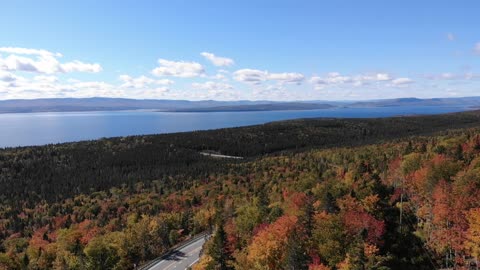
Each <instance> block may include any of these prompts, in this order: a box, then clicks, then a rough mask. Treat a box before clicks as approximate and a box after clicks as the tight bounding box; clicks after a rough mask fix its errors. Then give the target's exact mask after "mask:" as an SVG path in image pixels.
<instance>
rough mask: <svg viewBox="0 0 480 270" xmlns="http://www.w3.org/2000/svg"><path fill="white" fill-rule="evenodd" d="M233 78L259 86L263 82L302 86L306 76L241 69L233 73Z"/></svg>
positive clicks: (293, 73)
mask: <svg viewBox="0 0 480 270" xmlns="http://www.w3.org/2000/svg"><path fill="white" fill-rule="evenodd" d="M233 78H234V79H235V80H236V81H239V82H246V83H252V84H259V83H261V82H263V81H277V82H279V83H296V84H300V83H301V82H302V81H303V80H304V79H305V76H303V74H300V73H295V72H284V73H270V72H268V71H262V70H257V69H240V70H237V71H235V72H234V73H233Z"/></svg>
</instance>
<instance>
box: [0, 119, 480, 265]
mask: <svg viewBox="0 0 480 270" xmlns="http://www.w3.org/2000/svg"><path fill="white" fill-rule="evenodd" d="M479 126H480V113H479V112H466V113H457V114H448V115H442V116H418V117H396V118H385V119H305V120H294V121H285V122H277V123H271V124H266V125H260V126H252V127H245V128H234V129H221V130H212V131H199V132H193V133H177V134H167V135H156V136H134V137H126V138H114V139H103V140H98V141H91V142H79V143H70V144H60V145H48V146H42V147H23V148H11V149H4V150H1V151H0V165H1V166H0V168H1V175H0V196H1V198H2V204H1V205H0V241H1V245H0V269H132V268H133V265H134V264H137V265H138V264H142V263H144V262H146V261H148V260H151V259H153V258H155V257H157V256H159V255H161V254H162V253H164V252H165V251H166V250H168V249H169V248H170V247H171V246H172V245H175V244H176V243H178V242H179V241H181V240H182V239H185V238H187V237H188V236H190V235H193V234H196V233H198V232H202V231H205V230H212V231H213V232H214V235H213V237H212V238H211V239H210V240H209V241H208V242H207V244H206V246H205V251H204V255H203V256H202V258H201V260H200V262H199V263H198V264H197V265H195V266H194V268H195V269H323V270H326V269H339V270H340V269H441V268H451V269H469V268H470V267H473V269H475V267H476V266H475V265H476V263H477V259H478V258H479V256H480V199H479V198H480V197H479V195H480V194H479V193H480V129H479V128H478V127H479ZM460 128H461V129H460ZM447 129H450V130H447ZM202 150H212V151H217V152H220V153H222V154H230V155H237V156H243V157H246V159H244V160H240V161H239V160H222V159H215V158H210V157H206V156H202V155H200V154H198V152H199V151H202Z"/></svg>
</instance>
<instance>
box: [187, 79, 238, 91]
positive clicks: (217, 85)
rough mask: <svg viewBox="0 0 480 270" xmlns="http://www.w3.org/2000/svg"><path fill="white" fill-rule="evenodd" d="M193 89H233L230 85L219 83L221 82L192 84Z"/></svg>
mask: <svg viewBox="0 0 480 270" xmlns="http://www.w3.org/2000/svg"><path fill="white" fill-rule="evenodd" d="M192 87H193V88H194V89H201V90H230V89H233V86H231V85H230V84H228V83H219V82H212V81H208V82H204V83H192Z"/></svg>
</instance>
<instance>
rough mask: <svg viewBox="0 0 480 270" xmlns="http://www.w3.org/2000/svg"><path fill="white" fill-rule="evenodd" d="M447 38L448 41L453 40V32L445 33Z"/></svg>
mask: <svg viewBox="0 0 480 270" xmlns="http://www.w3.org/2000/svg"><path fill="white" fill-rule="evenodd" d="M447 39H448V40H449V41H454V40H455V35H454V34H453V33H447Z"/></svg>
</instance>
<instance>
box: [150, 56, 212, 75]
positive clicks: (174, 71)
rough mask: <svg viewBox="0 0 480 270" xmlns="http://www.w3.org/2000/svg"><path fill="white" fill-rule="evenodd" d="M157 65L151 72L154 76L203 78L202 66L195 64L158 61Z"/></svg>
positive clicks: (203, 70)
mask: <svg viewBox="0 0 480 270" xmlns="http://www.w3.org/2000/svg"><path fill="white" fill-rule="evenodd" d="M158 64H159V65H160V66H159V67H157V68H155V69H154V70H152V74H153V75H155V76H173V77H181V78H192V77H199V76H203V75H204V73H205V69H204V68H203V66H202V65H201V64H199V63H196V62H184V61H179V62H176V61H169V60H165V59H159V60H158Z"/></svg>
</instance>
